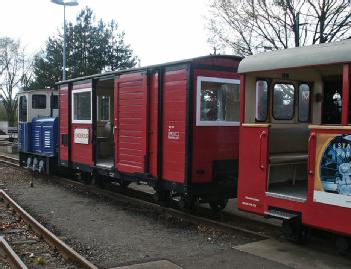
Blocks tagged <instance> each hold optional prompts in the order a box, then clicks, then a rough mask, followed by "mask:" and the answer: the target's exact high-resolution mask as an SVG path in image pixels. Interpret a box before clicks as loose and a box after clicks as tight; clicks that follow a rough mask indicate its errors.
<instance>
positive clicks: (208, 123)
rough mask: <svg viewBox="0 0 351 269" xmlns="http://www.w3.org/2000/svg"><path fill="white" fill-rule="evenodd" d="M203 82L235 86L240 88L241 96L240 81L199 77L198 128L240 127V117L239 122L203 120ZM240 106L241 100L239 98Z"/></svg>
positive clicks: (197, 93)
mask: <svg viewBox="0 0 351 269" xmlns="http://www.w3.org/2000/svg"><path fill="white" fill-rule="evenodd" d="M202 82H215V83H216V82H217V83H227V84H235V85H238V86H239V96H240V93H241V92H240V90H241V89H240V79H230V78H219V77H206V76H198V77H197V82H196V83H197V84H196V126H240V117H239V119H238V121H224V120H220V121H208V120H206V121H205V120H201V83H202ZM239 104H240V98H239ZM239 115H240V105H239Z"/></svg>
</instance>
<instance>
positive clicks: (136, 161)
mask: <svg viewBox="0 0 351 269" xmlns="http://www.w3.org/2000/svg"><path fill="white" fill-rule="evenodd" d="M147 126H148V83H147V73H146V72H142V73H131V74H125V75H121V76H120V77H118V78H116V80H115V122H114V128H115V129H114V137H115V146H116V147H115V167H116V168H117V170H119V171H120V172H126V173H144V172H147V170H148V167H147V166H148V165H147V160H148V156H147V139H148V137H147V128H148V127H147Z"/></svg>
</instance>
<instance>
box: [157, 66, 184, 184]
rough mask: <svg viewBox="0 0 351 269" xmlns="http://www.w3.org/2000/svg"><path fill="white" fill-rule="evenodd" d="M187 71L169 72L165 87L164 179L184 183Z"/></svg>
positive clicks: (165, 75)
mask: <svg viewBox="0 0 351 269" xmlns="http://www.w3.org/2000/svg"><path fill="white" fill-rule="evenodd" d="M186 86H187V70H185V69H182V70H176V71H167V72H165V74H164V85H163V156H162V159H163V161H162V171H163V178H164V179H166V180H171V181H175V182H180V183H184V172H185V170H184V169H185V140H186V139H185V126H186Z"/></svg>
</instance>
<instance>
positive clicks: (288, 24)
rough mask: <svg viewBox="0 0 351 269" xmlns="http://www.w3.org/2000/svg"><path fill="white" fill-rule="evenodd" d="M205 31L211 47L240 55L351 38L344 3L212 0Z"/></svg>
mask: <svg viewBox="0 0 351 269" xmlns="http://www.w3.org/2000/svg"><path fill="white" fill-rule="evenodd" d="M208 29H209V32H210V38H209V42H210V43H212V45H213V46H214V47H218V48H222V47H227V48H228V47H229V48H231V49H232V50H233V51H234V52H235V53H237V54H240V55H250V54H254V53H256V52H258V51H262V50H268V49H272V50H273V49H284V48H289V47H298V46H305V45H308V44H315V43H325V42H332V41H336V40H341V39H344V38H348V37H350V35H351V5H350V4H349V3H348V2H347V1H345V0H213V1H212V4H211V18H210V19H209V24H208Z"/></svg>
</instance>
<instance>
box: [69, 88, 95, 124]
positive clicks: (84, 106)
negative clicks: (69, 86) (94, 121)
mask: <svg viewBox="0 0 351 269" xmlns="http://www.w3.org/2000/svg"><path fill="white" fill-rule="evenodd" d="M72 94H73V98H72V99H73V100H72V101H73V102H72V111H73V113H72V114H73V123H91V89H82V90H76V91H72Z"/></svg>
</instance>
